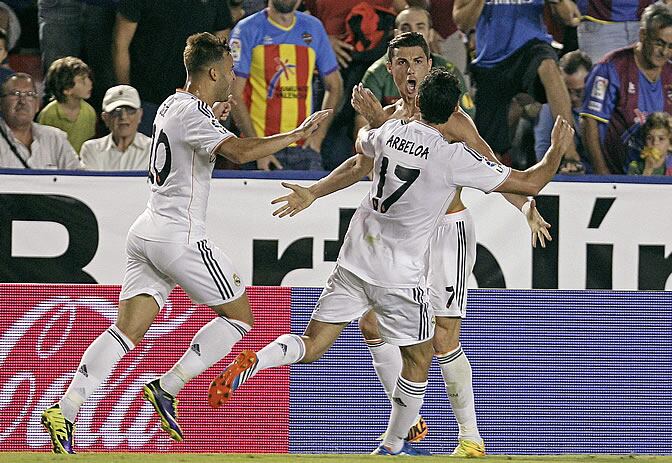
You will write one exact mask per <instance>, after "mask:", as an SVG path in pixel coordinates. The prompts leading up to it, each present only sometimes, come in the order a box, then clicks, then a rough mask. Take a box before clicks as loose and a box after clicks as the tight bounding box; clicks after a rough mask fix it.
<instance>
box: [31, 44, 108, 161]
mask: <svg viewBox="0 0 672 463" xmlns="http://www.w3.org/2000/svg"><path fill="white" fill-rule="evenodd" d="M92 88H93V83H92V81H91V71H90V70H89V67H88V66H87V65H86V63H84V61H82V60H81V59H79V58H74V57H72V56H66V57H65V58H59V59H57V60H56V61H54V62H53V63H51V66H49V71H48V72H47V77H46V79H45V82H44V90H45V94H46V95H51V98H52V100H51V102H50V103H49V104H47V105H46V106H45V107H44V109H42V111H40V114H39V116H38V117H37V121H38V122H39V123H40V124H44V125H50V126H52V127H57V128H59V129H61V130H63V131H64V132H65V133H67V134H68V141H69V142H70V144H71V145H72V147H73V148H74V149H75V151H77V152H78V153H79V150H80V149H81V148H82V144H83V143H84V142H85V141H86V140H90V139H91V138H93V137H94V136H95V135H96V110H95V109H93V107H92V106H91V105H90V104H89V103H87V102H86V101H84V100H87V99H88V98H89V97H90V96H91V90H92Z"/></svg>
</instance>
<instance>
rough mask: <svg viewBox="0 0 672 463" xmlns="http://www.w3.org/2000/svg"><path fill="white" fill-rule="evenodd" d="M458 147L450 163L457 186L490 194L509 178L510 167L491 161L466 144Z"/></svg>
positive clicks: (453, 181) (459, 144) (458, 144)
mask: <svg viewBox="0 0 672 463" xmlns="http://www.w3.org/2000/svg"><path fill="white" fill-rule="evenodd" d="M456 145H457V146H456V150H455V152H454V153H453V156H452V157H451V158H450V163H449V166H450V172H451V177H452V183H453V184H454V185H455V186H466V187H472V188H476V189H478V190H481V191H484V192H485V193H490V192H491V191H493V190H495V189H496V188H497V187H498V186H499V185H501V184H502V183H504V181H505V180H506V179H507V178H508V177H509V174H510V173H511V168H510V167H507V166H504V165H502V164H497V163H496V162H492V161H490V160H489V159H487V158H486V157H484V156H482V155H481V154H480V153H478V152H477V151H476V150H474V149H472V148H469V147H468V146H467V145H465V144H464V143H456Z"/></svg>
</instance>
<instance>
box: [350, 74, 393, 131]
mask: <svg viewBox="0 0 672 463" xmlns="http://www.w3.org/2000/svg"><path fill="white" fill-rule="evenodd" d="M350 103H351V104H352V107H353V108H354V109H355V111H357V112H358V113H359V114H361V115H362V117H364V119H366V120H367V121H368V123H369V124H370V125H371V126H372V127H373V126H374V125H375V126H379V125H381V124H378V123H379V122H380V121H381V119H382V120H385V118H386V116H385V111H384V110H383V105H381V104H380V101H378V98H376V96H375V95H374V94H373V92H372V91H371V90H369V89H368V88H366V87H364V86H363V85H362V84H361V83H359V84H357V85H355V86H354V87H353V88H352V97H351V98H350Z"/></svg>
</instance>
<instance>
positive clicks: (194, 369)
mask: <svg viewBox="0 0 672 463" xmlns="http://www.w3.org/2000/svg"><path fill="white" fill-rule="evenodd" d="M251 329H252V327H251V326H250V325H248V324H247V323H243V322H241V321H239V320H234V319H229V318H226V317H217V318H215V319H214V320H211V321H210V322H209V323H207V324H206V325H204V326H203V327H202V328H201V329H200V330H198V333H196V335H195V336H194V339H192V341H191V345H190V346H189V349H187V351H186V352H185V353H184V355H182V358H181V359H180V360H179V361H178V362H177V363H176V364H175V365H174V366H173V368H171V369H170V370H169V371H168V372H166V373H165V374H164V375H163V376H162V377H161V378H160V381H159V384H160V385H161V388H162V389H163V390H164V391H166V392H167V393H169V394H170V395H172V396H173V397H175V396H176V395H177V394H178V393H179V392H180V391H181V390H182V388H183V387H184V386H185V385H186V384H187V383H188V382H189V381H190V380H191V379H192V378H195V377H196V376H198V375H199V374H201V373H203V372H204V371H205V370H207V369H208V368H210V367H211V366H212V365H214V364H215V363H217V362H219V361H220V360H221V359H223V358H224V357H226V355H227V354H228V353H229V352H231V348H232V347H233V345H234V344H235V343H237V342H238V341H240V339H242V337H243V336H244V335H245V334H247V332H248V331H250V330H251Z"/></svg>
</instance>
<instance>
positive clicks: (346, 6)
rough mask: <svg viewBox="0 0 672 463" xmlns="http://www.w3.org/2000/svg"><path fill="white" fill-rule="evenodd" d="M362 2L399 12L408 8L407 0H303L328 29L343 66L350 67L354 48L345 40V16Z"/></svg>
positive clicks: (307, 7)
mask: <svg viewBox="0 0 672 463" xmlns="http://www.w3.org/2000/svg"><path fill="white" fill-rule="evenodd" d="M361 2H365V3H370V4H371V5H374V6H379V7H383V8H389V9H391V10H393V11H395V12H397V13H398V12H400V11H401V10H403V9H404V8H406V0H304V2H303V4H304V5H305V6H306V9H307V10H308V11H310V14H312V15H313V16H315V17H316V18H317V19H319V20H320V21H322V24H324V29H325V30H326V31H327V35H328V36H329V41H330V43H331V46H332V48H333V50H334V53H335V54H336V57H337V59H338V63H339V65H340V66H341V67H342V68H347V67H348V65H349V63H350V61H352V52H353V50H354V48H353V46H352V44H351V43H348V42H346V41H345V36H346V27H345V18H346V17H347V16H348V14H349V13H350V11H351V10H352V9H353V7H355V6H356V5H357V4H358V3H361Z"/></svg>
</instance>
